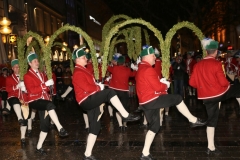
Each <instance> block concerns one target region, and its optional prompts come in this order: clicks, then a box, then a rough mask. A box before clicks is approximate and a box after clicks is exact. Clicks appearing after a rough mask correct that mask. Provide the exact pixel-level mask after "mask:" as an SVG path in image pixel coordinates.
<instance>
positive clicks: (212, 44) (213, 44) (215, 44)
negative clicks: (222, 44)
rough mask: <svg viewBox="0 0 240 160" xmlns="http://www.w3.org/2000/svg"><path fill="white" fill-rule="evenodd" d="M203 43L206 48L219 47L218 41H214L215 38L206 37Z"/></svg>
mask: <svg viewBox="0 0 240 160" xmlns="http://www.w3.org/2000/svg"><path fill="white" fill-rule="evenodd" d="M201 43H202V46H203V48H204V49H206V50H210V49H218V41H214V40H213V39H210V38H205V39H203V40H202V41H201Z"/></svg>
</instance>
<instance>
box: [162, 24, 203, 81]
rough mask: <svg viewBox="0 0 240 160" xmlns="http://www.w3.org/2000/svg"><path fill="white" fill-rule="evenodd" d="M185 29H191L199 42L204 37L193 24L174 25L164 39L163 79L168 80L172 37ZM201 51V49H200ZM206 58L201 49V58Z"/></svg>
mask: <svg viewBox="0 0 240 160" xmlns="http://www.w3.org/2000/svg"><path fill="white" fill-rule="evenodd" d="M183 27H186V28H189V29H191V30H192V31H193V32H194V33H195V34H196V36H197V37H198V38H199V40H200V41H201V40H202V39H203V38H204V35H203V33H202V31H201V30H200V29H199V28H198V27H197V26H195V25H194V24H193V23H191V22H186V21H183V22H179V23H177V24H176V25H174V26H173V27H172V28H171V29H170V30H169V31H168V32H167V34H166V38H165V42H164V43H165V47H164V50H161V51H162V62H163V63H162V69H163V70H162V74H163V75H164V77H166V78H168V74H169V67H170V61H169V59H170V47H171V40H172V37H173V36H174V35H175V34H176V32H177V30H179V29H181V28H183ZM202 49H203V48H202ZM205 56H206V50H204V49H203V57H205Z"/></svg>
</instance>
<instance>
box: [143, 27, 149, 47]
mask: <svg viewBox="0 0 240 160" xmlns="http://www.w3.org/2000/svg"><path fill="white" fill-rule="evenodd" d="M143 32H144V37H145V43H146V44H147V45H150V40H149V35H148V32H147V30H146V29H143Z"/></svg>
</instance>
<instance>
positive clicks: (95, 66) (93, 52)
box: [44, 24, 99, 79]
mask: <svg viewBox="0 0 240 160" xmlns="http://www.w3.org/2000/svg"><path fill="white" fill-rule="evenodd" d="M66 30H71V31H74V32H76V33H78V34H81V35H82V36H83V38H84V39H85V40H86V42H87V43H88V46H89V47H90V50H91V56H92V61H93V69H94V76H95V78H96V79H99V71H98V62H97V57H96V50H95V48H94V44H93V41H92V38H91V37H90V36H89V35H88V34H87V33H86V32H84V31H83V30H82V29H81V28H79V27H75V26H71V25H69V24H66V25H64V26H63V27H61V28H59V29H58V30H57V31H55V32H54V34H53V35H52V36H51V37H50V39H49V42H48V45H47V47H46V50H45V53H48V54H44V58H45V61H46V67H47V76H48V78H50V77H52V70H51V66H50V62H51V61H50V56H49V55H50V54H49V53H51V46H52V44H53V41H54V40H55V39H56V38H57V36H58V35H59V34H61V33H63V32H65V31H66Z"/></svg>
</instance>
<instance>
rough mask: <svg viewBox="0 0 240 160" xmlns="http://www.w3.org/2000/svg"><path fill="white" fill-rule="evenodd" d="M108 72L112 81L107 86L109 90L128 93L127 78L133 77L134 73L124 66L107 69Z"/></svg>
mask: <svg viewBox="0 0 240 160" xmlns="http://www.w3.org/2000/svg"><path fill="white" fill-rule="evenodd" d="M108 71H109V72H110V73H111V74H112V79H111V82H110V84H109V88H112V89H116V90H120V91H129V85H128V79H129V77H135V75H136V73H137V72H136V71H133V72H132V71H131V69H130V68H128V67H125V66H116V65H114V66H113V67H108Z"/></svg>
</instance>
